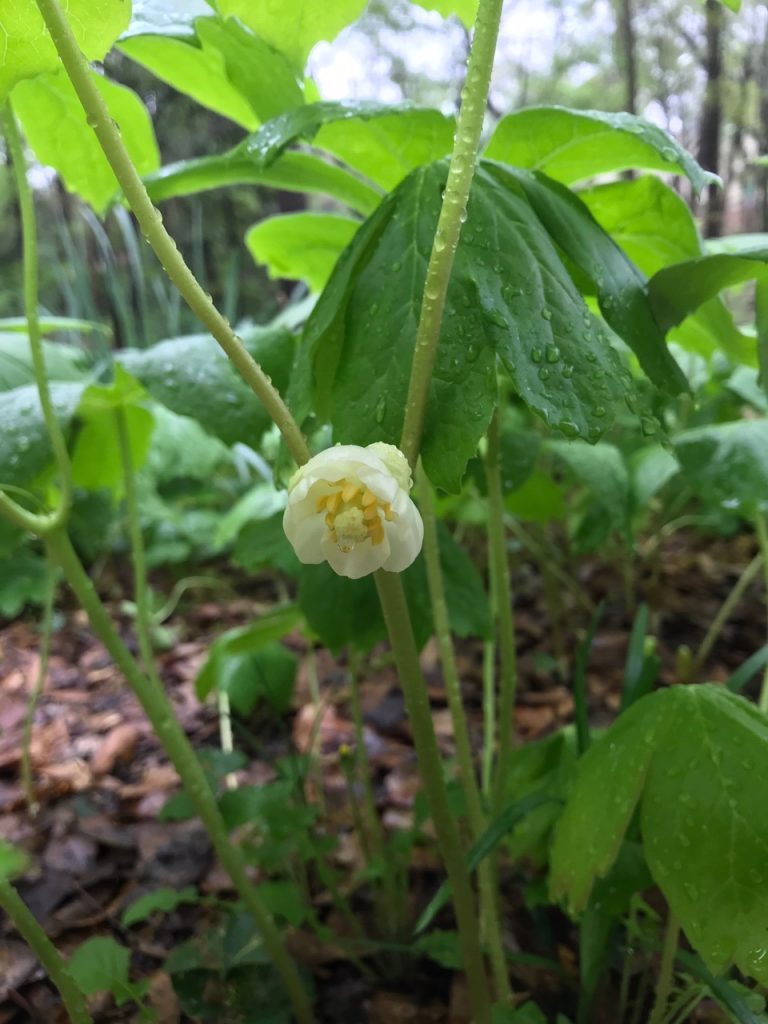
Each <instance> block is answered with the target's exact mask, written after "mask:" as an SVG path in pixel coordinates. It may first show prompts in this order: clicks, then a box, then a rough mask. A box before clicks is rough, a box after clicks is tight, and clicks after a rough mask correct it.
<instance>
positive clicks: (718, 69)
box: [699, 0, 725, 237]
mask: <svg viewBox="0 0 768 1024" xmlns="http://www.w3.org/2000/svg"><path fill="white" fill-rule="evenodd" d="M705 9H706V19H707V51H706V56H705V60H704V72H705V74H706V76H707V78H706V81H707V84H706V90H705V93H704V108H703V110H702V114H701V129H700V135H699V163H700V164H701V165H702V167H704V168H705V169H706V170H707V171H714V173H715V174H717V173H719V168H720V135H721V127H722V120H723V25H724V16H723V8H722V5H721V4H720V2H719V0H707V2H706V8H705ZM724 207H725V197H724V192H723V189H721V188H719V187H718V186H716V185H710V186H709V188H708V190H707V212H706V217H705V219H704V233H705V235H707V236H708V237H716V236H718V235H721V234H722V231H723V213H724Z"/></svg>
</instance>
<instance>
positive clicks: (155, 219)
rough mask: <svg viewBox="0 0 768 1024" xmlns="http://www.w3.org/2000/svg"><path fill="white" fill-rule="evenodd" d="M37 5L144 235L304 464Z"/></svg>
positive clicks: (68, 46)
mask: <svg viewBox="0 0 768 1024" xmlns="http://www.w3.org/2000/svg"><path fill="white" fill-rule="evenodd" d="M36 3H37V6H38V9H39V11H40V13H41V15H42V16H43V20H44V21H45V24H46V27H47V29H48V31H49V33H50V35H51V39H52V40H53V44H54V46H55V47H56V50H57V51H58V54H59V57H60V58H61V62H62V64H63V65H64V70H65V71H66V73H67V75H68V76H69V79H70V81H71V82H72V85H73V86H74V89H75V92H76V93H77V95H78V97H79V99H80V102H81V104H82V105H83V109H84V110H85V114H86V118H87V120H88V124H89V125H90V126H91V127H92V128H93V130H94V132H95V134H96V138H97V139H98V140H99V144H100V145H101V148H102V150H103V152H104V156H105V157H106V158H107V160H108V162H109V165H110V167H111V168H112V170H113V172H114V174H115V177H116V178H117V180H118V183H119V185H120V187H121V189H122V190H123V194H124V195H125V198H126V200H127V201H128V205H129V206H130V208H131V210H132V211H133V213H134V215H135V217H136V220H137V221H138V222H139V227H140V228H141V231H142V233H143V235H144V237H145V238H146V240H147V241H148V242H149V244H150V245H151V246H152V249H153V250H154V252H155V254H156V256H157V258H158V259H159V260H160V263H161V265H162V267H163V269H164V270H165V272H166V274H167V275H168V277H169V278H170V280H171V281H172V282H173V284H174V285H175V286H176V288H177V289H178V291H179V293H180V294H181V296H182V298H183V299H184V301H185V302H186V303H187V305H188V306H189V308H190V309H191V310H192V312H193V313H194V314H195V316H197V318H198V319H199V320H200V322H201V323H202V324H203V325H204V326H205V327H206V328H207V329H208V330H209V331H210V333H211V334H212V335H213V337H214V338H215V339H216V341H217V342H218V343H219V345H220V346H221V347H222V349H223V350H224V351H225V352H226V354H227V356H228V357H229V359H230V360H231V361H232V363H233V364H234V365H235V367H236V368H237V369H238V371H239V372H240V374H241V376H242V377H243V379H244V380H245V382H246V383H247V384H248V385H249V386H250V387H251V388H252V390H253V391H254V392H255V394H256V396H257V397H258V399H259V400H260V402H261V403H262V405H263V406H264V409H265V411H266V412H267V414H268V415H269V416H270V418H271V419H272V420H273V421H274V422H275V423H276V424H277V426H278V428H279V429H280V432H281V433H282V435H283V438H284V439H285V443H286V445H287V446H288V448H289V450H290V452H291V455H292V456H293V458H294V459H295V460H296V462H298V463H299V464H302V463H304V462H306V461H307V459H308V458H309V449H308V448H307V443H306V441H305V439H304V437H303V435H302V433H301V430H300V429H299V427H298V425H297V424H296V421H295V420H294V418H293V416H292V415H291V413H290V411H289V410H288V407H287V406H286V404H285V402H284V401H283V400H282V398H281V397H280V395H279V393H278V392H277V390H276V389H275V388H274V387H273V385H272V382H271V381H270V379H269V377H268V376H267V375H266V374H265V373H264V371H263V370H262V368H261V367H260V366H259V364H258V363H257V362H256V361H255V359H254V358H253V357H252V356H251V354H250V353H249V352H248V350H247V349H246V348H245V346H244V345H243V343H242V341H241V340H240V339H239V338H238V337H237V335H236V334H235V332H234V331H233V330H232V327H231V326H230V324H229V323H228V322H227V320H226V319H225V318H224V317H223V316H222V315H221V313H219V311H218V310H217V309H216V307H215V306H214V304H213V302H212V300H211V298H210V296H209V295H207V294H206V293H205V292H204V291H203V289H202V287H201V286H200V284H199V283H198V281H197V280H196V278H195V276H194V274H193V273H192V271H191V270H190V269H189V267H188V266H187V264H186V263H185V261H184V257H183V256H182V255H181V253H180V252H179V250H178V249H177V247H176V243H175V242H174V240H173V239H172V238H171V236H170V235H169V234H168V232H167V231H166V229H165V228H164V227H163V218H162V216H161V214H160V212H159V210H157V209H156V207H155V206H154V205H153V204H152V200H151V199H150V198H149V195H148V193H147V190H146V187H145V186H144V182H143V181H142V180H141V178H140V177H139V174H138V172H137V171H136V168H135V167H134V165H133V162H132V161H131V157H130V155H129V153H128V151H127V149H126V148H125V145H124V144H123V140H122V138H121V136H120V131H119V129H118V128H117V126H116V125H115V123H114V121H113V120H112V118H111V117H110V114H109V110H108V109H107V105H106V103H105V102H104V100H103V98H102V96H101V93H100V92H99V91H98V89H97V88H96V85H95V83H94V81H93V76H92V74H91V70H90V67H89V65H88V62H87V61H86V59H85V57H84V56H83V55H82V53H81V52H80V48H79V46H78V45H77V40H76V39H75V37H74V35H73V34H72V30H71V29H70V27H69V24H68V22H67V19H66V17H65V16H64V14H63V12H62V10H61V6H60V5H59V2H58V0H36Z"/></svg>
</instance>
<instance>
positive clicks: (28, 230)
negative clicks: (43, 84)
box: [0, 104, 72, 534]
mask: <svg viewBox="0 0 768 1024" xmlns="http://www.w3.org/2000/svg"><path fill="white" fill-rule="evenodd" d="M3 129H4V132H5V141H6V145H7V147H8V153H9V155H10V158H11V163H12V165H13V174H14V179H15V182H16V191H17V194H18V197H19V210H20V212H21V234H22V242H23V261H24V262H23V271H24V313H25V315H26V318H27V335H28V337H29V350H30V354H31V356H32V369H33V371H34V374H35V383H36V384H37V391H38V395H39V396H40V408H41V409H42V413H43V419H44V421H45V426H46V429H47V431H48V437H49V438H50V440H51V447H52V448H53V455H54V458H55V459H56V465H57V467H58V470H59V478H60V480H59V484H60V488H61V493H60V495H59V503H58V505H57V507H56V509H55V511H53V512H51V513H49V514H48V515H36V514H34V513H32V512H28V511H27V510H26V509H25V508H23V507H22V506H21V505H17V504H16V502H15V501H12V500H11V499H10V498H9V497H8V495H6V494H2V495H0V510H2V512H3V514H4V515H5V516H6V518H7V519H9V520H10V521H11V522H13V523H15V525H17V526H20V527H22V529H24V530H29V531H31V532H33V533H37V534H41V533H45V531H46V530H51V529H53V528H55V527H56V526H58V525H59V524H60V523H63V522H64V520H65V519H66V517H67V515H68V514H69V507H70V504H71V502H72V473H71V469H70V463H69V455H68V453H67V442H66V440H65V438H64V433H63V431H62V429H61V426H60V425H59V421H58V419H57V418H56V410H55V409H54V407H53V400H52V399H51V391H50V388H49V386H48V377H47V375H46V372H45V356H44V354H43V339H42V334H41V333H40V320H39V318H38V313H37V300H38V287H37V222H36V219H35V203H34V199H33V198H32V189H31V188H30V186H29V181H28V179H27V162H26V160H25V158H24V147H23V145H22V142H21V136H20V134H19V129H18V127H17V125H16V118H15V117H14V116H13V111H12V110H11V107H10V104H6V106H5V117H4V121H3Z"/></svg>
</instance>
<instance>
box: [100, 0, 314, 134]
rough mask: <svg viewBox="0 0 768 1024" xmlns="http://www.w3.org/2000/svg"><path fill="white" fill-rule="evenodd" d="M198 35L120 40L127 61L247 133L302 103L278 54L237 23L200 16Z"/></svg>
mask: <svg viewBox="0 0 768 1024" xmlns="http://www.w3.org/2000/svg"><path fill="white" fill-rule="evenodd" d="M195 30H196V34H197V39H198V40H199V44H200V45H195V43H194V41H193V40H180V39H174V38H172V37H170V36H167V35H162V36H161V35H156V34H152V35H144V36H134V37H133V38H130V39H126V40H123V41H121V44H120V48H121V49H122V50H123V52H124V53H126V54H127V55H128V56H129V57H130V58H131V59H132V60H135V61H136V62H137V63H139V64H141V65H143V66H144V67H146V68H148V69H149V70H150V71H151V72H152V73H153V74H155V75H156V76H157V77H158V78H160V79H161V80H162V81H164V82H167V83H168V84H169V85H171V86H173V88H174V89H177V90H178V91H179V92H182V93H185V94H186V95H187V96H191V97H192V99H194V100H196V102H198V103H200V104H202V105H203V106H205V107H208V108H209V109H211V110H214V111H216V113H218V114H222V115H223V116H224V117H228V118H230V120H232V121H234V122H235V123H236V124H239V125H242V127H243V128H245V129H247V130H248V131H253V130H254V129H255V128H256V127H257V125H258V124H259V122H260V121H267V120H269V119H270V118H273V117H275V116H277V115H278V114H280V113H282V112H283V111H284V110H288V109H290V108H291V107H295V106H298V105H300V104H301V102H302V99H303V96H302V90H301V87H300V86H299V83H298V81H297V79H296V74H295V72H294V71H293V70H292V68H291V67H290V65H289V64H288V62H287V60H286V59H285V57H284V55H283V54H282V53H279V52H278V51H277V50H275V49H273V47H271V46H269V45H268V44H267V43H266V42H264V40H263V39H260V38H259V37H258V36H255V35H254V34H253V33H252V32H250V31H249V30H248V29H247V28H245V26H244V25H242V24H240V23H239V22H236V21H227V22H223V21H221V20H220V19H217V18H199V19H198V20H197V21H196V23H195Z"/></svg>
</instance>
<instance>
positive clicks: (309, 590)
mask: <svg viewBox="0 0 768 1024" xmlns="http://www.w3.org/2000/svg"><path fill="white" fill-rule="evenodd" d="M297 600H298V603H299V607H300V608H301V610H302V612H303V613H304V616H305V617H306V620H307V624H308V625H309V627H310V628H311V629H312V631H313V632H314V633H316V634H317V636H318V637H319V638H320V640H321V641H322V642H323V644H324V645H325V646H326V647H328V648H329V649H330V650H331V651H334V652H335V651H340V650H341V648H342V647H344V646H345V644H350V645H352V646H353V647H356V648H357V649H358V650H362V651H367V650H371V648H372V647H374V646H375V645H376V644H377V643H380V642H381V641H382V640H385V639H386V636H387V630H386V626H385V625H384V620H383V618H382V615H381V607H380V605H379V598H378V594H377V593H376V586H375V584H374V582H373V579H372V578H371V577H370V576H364V577H363V578H362V579H359V580H348V579H344V578H342V577H341V576H337V575H336V573H335V572H334V571H333V569H331V567H330V566H329V565H328V564H326V563H325V562H323V563H322V564H321V565H302V566H301V567H300V569H299V592H298V597H297Z"/></svg>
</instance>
